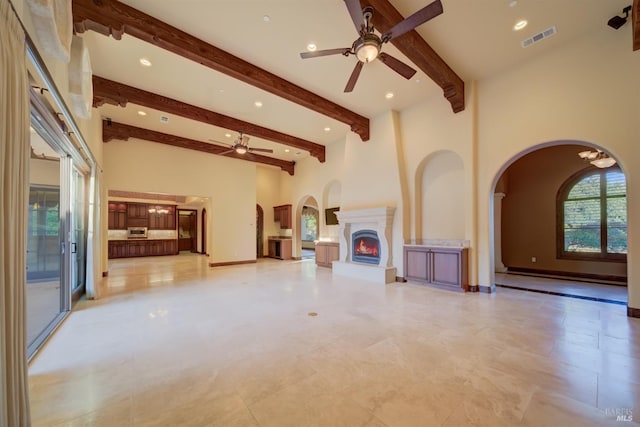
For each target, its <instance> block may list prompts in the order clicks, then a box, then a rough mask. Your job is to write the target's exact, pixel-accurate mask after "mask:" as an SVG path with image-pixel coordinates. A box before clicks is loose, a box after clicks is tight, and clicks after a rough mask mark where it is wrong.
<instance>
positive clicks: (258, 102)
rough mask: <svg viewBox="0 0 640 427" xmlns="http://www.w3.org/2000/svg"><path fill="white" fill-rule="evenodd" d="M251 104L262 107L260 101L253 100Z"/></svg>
mask: <svg viewBox="0 0 640 427" xmlns="http://www.w3.org/2000/svg"><path fill="white" fill-rule="evenodd" d="M253 105H255V106H256V107H257V108H262V102H260V101H256V102H254V103H253Z"/></svg>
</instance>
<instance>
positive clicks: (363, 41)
mask: <svg viewBox="0 0 640 427" xmlns="http://www.w3.org/2000/svg"><path fill="white" fill-rule="evenodd" d="M381 45H382V41H381V40H380V38H379V37H378V36H377V35H375V34H373V33H369V34H364V35H363V36H362V37H360V38H359V39H358V40H357V41H356V43H355V46H354V49H353V50H354V51H355V53H356V57H357V58H358V60H359V61H360V62H364V63H365V64H366V63H368V62H371V61H373V60H375V59H376V58H377V57H378V54H379V53H380V47H381Z"/></svg>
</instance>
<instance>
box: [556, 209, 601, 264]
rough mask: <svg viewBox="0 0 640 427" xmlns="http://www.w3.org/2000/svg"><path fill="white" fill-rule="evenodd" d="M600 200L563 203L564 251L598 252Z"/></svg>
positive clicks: (599, 245) (599, 243) (599, 244)
mask: <svg viewBox="0 0 640 427" xmlns="http://www.w3.org/2000/svg"><path fill="white" fill-rule="evenodd" d="M600 247H601V241H600V200H599V199H588V200H576V201H566V202H564V250H565V251H569V252H600Z"/></svg>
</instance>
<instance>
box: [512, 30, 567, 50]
mask: <svg viewBox="0 0 640 427" xmlns="http://www.w3.org/2000/svg"><path fill="white" fill-rule="evenodd" d="M557 32H558V31H557V30H556V27H555V26H553V27H551V28H547V29H546V30H544V31H543V32H541V33H538V34H534V35H533V37H529V38H528V39H525V40H522V43H521V44H522V47H529V46H531V45H532V44H536V43H538V42H541V41H542V40H544V39H546V38H549V37H551V36H552V35H554V34H555V33H557Z"/></svg>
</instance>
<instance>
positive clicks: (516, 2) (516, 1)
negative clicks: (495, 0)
mask: <svg viewBox="0 0 640 427" xmlns="http://www.w3.org/2000/svg"><path fill="white" fill-rule="evenodd" d="M517 5H518V0H511V1H510V2H509V7H516V6H517Z"/></svg>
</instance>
